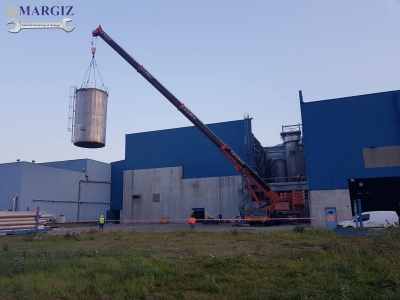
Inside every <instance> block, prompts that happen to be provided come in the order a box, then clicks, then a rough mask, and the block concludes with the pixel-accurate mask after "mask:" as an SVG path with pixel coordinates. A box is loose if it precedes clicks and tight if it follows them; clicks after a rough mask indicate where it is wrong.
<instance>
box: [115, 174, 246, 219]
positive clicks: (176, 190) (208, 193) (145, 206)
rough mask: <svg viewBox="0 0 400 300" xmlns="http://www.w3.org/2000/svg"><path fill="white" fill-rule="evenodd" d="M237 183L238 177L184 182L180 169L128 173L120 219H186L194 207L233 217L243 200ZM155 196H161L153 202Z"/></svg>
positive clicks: (194, 179) (125, 178)
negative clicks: (137, 196)
mask: <svg viewBox="0 0 400 300" xmlns="http://www.w3.org/2000/svg"><path fill="white" fill-rule="evenodd" d="M240 184H241V176H226V177H209V178H192V179H183V178H182V167H168V168H157V169H145V170H127V171H125V172H124V201H123V211H122V219H124V220H132V219H133V220H137V219H147V220H158V219H160V218H163V217H165V218H170V219H186V218H189V217H190V214H191V212H192V208H195V207H200V208H204V209H205V211H206V212H208V213H209V214H212V215H213V214H222V217H223V218H234V217H235V216H237V215H238V214H239V211H238V210H239V209H238V203H239V201H240V200H242V196H241V195H240V194H239V193H238V186H239V185H240ZM154 194H159V195H160V201H159V202H158V201H156V202H154V200H156V199H154ZM132 195H140V197H141V198H132Z"/></svg>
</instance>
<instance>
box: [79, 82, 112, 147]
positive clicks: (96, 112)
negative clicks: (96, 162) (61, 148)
mask: <svg viewBox="0 0 400 300" xmlns="http://www.w3.org/2000/svg"><path fill="white" fill-rule="evenodd" d="M75 97H76V100H75V116H74V135H73V136H74V138H73V141H74V145H75V146H77V147H81V148H102V147H104V146H105V145H106V125H107V101H108V93H106V92H105V91H103V90H101V89H98V88H80V89H78V90H77V91H76V94H75Z"/></svg>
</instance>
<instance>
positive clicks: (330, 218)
mask: <svg viewBox="0 0 400 300" xmlns="http://www.w3.org/2000/svg"><path fill="white" fill-rule="evenodd" d="M353 218H354V216H348V217H331V216H325V217H308V218H297V217H287V218H267V217H260V218H255V217H251V221H275V220H279V221H280V220H290V221H294V220H331V221H336V220H338V219H353ZM105 221H106V222H107V223H112V222H120V223H146V222H147V223H163V222H165V223H171V222H176V223H183V222H185V223H186V222H189V219H188V218H187V219H169V218H160V219H143V220H141V219H137V220H105ZM203 221H219V222H225V221H235V222H239V221H246V218H233V219H196V222H203ZM92 222H99V220H70V221H67V220H66V221H65V223H92Z"/></svg>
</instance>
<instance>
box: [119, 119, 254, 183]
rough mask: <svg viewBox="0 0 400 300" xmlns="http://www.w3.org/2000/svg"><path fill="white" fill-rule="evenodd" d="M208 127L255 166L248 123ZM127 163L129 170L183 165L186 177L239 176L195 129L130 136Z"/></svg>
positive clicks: (177, 129)
mask: <svg viewBox="0 0 400 300" xmlns="http://www.w3.org/2000/svg"><path fill="white" fill-rule="evenodd" d="M248 122H249V123H250V124H249V126H250V129H249V130H250V132H251V122H250V120H248ZM207 126H208V127H209V128H210V129H211V130H212V131H213V132H214V133H215V134H216V135H217V136H219V137H220V138H221V139H222V141H223V142H225V143H227V144H228V145H229V146H231V147H232V148H233V149H234V151H235V152H237V153H238V154H239V155H240V156H241V157H242V158H243V159H244V160H245V161H246V162H247V163H248V164H249V165H250V166H251V167H253V165H254V163H253V159H254V158H253V152H252V151H251V153H248V154H246V153H245V151H246V150H245V148H246V147H245V138H244V137H245V124H244V120H239V121H232V122H224V123H217V124H209V125H207ZM250 138H251V137H250ZM251 150H252V148H251ZM125 162H126V170H137V169H152V168H163V167H175V166H182V167H183V178H204V177H219V176H235V175H238V172H237V170H236V169H235V167H234V166H233V164H232V163H231V162H230V161H229V160H228V159H227V158H225V157H224V156H223V155H222V154H221V152H220V151H219V149H218V148H217V147H216V146H215V145H214V144H213V143H212V142H211V141H210V140H209V139H208V138H207V137H206V136H205V135H204V134H203V133H202V132H200V130H199V129H197V128H196V127H194V126H191V127H184V128H176V129H169V130H160V131H153V132H144V133H136V134H128V135H126V145H125Z"/></svg>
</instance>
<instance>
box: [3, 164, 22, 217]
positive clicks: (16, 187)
mask: <svg viewBox="0 0 400 300" xmlns="http://www.w3.org/2000/svg"><path fill="white" fill-rule="evenodd" d="M24 164H25V163H23V162H19V163H10V164H2V165H0V209H11V208H12V199H13V198H14V197H18V198H21V186H22V171H23V166H24ZM19 202H20V199H19ZM17 205H18V206H17V210H18V209H19V206H20V203H17Z"/></svg>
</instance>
